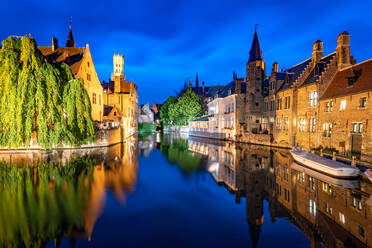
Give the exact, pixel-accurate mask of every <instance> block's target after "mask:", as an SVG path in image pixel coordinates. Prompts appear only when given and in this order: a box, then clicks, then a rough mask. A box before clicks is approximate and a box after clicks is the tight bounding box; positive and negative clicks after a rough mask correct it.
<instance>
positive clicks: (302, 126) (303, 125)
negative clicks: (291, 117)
mask: <svg viewBox="0 0 372 248" xmlns="http://www.w3.org/2000/svg"><path fill="white" fill-rule="evenodd" d="M298 129H299V131H300V132H305V129H306V120H305V119H300V121H299V123H298Z"/></svg>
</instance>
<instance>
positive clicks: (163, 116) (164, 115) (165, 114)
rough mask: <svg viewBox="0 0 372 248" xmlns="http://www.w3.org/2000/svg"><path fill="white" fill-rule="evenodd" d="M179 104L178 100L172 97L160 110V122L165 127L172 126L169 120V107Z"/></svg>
mask: <svg viewBox="0 0 372 248" xmlns="http://www.w3.org/2000/svg"><path fill="white" fill-rule="evenodd" d="M176 102H177V99H176V98H175V97H174V96H170V97H169V98H168V99H167V100H166V101H165V102H164V104H163V106H161V108H160V110H159V115H160V121H161V124H162V125H163V126H167V125H170V124H171V120H170V119H169V107H170V106H172V105H173V104H175V103H176Z"/></svg>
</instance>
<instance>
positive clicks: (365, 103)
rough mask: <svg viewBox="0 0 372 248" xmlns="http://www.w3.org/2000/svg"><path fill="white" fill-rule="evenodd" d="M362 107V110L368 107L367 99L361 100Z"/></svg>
mask: <svg viewBox="0 0 372 248" xmlns="http://www.w3.org/2000/svg"><path fill="white" fill-rule="evenodd" d="M360 107H361V108H365V107H367V97H362V98H360Z"/></svg>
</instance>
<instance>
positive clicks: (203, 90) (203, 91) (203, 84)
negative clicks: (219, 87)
mask: <svg viewBox="0 0 372 248" xmlns="http://www.w3.org/2000/svg"><path fill="white" fill-rule="evenodd" d="M202 86H203V89H202V93H203V96H204V93H205V83H204V82H202Z"/></svg>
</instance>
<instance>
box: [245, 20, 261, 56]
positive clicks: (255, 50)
mask: <svg viewBox="0 0 372 248" xmlns="http://www.w3.org/2000/svg"><path fill="white" fill-rule="evenodd" d="M257 60H263V59H262V54H261V49H260V43H259V42H258V36H257V24H256V26H255V30H254V36H253V42H252V46H251V50H250V52H249V60H248V62H252V61H257Z"/></svg>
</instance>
